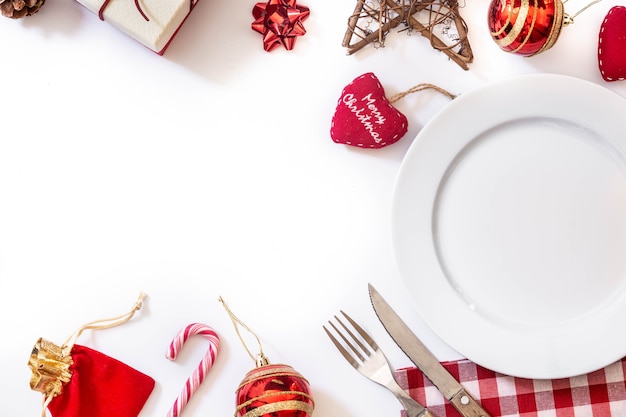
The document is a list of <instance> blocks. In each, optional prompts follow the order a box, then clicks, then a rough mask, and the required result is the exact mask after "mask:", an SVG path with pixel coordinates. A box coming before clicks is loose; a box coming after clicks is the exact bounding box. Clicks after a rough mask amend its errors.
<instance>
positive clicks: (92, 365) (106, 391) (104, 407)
mask: <svg viewBox="0 0 626 417" xmlns="http://www.w3.org/2000/svg"><path fill="white" fill-rule="evenodd" d="M71 356H72V361H73V365H72V366H70V372H71V373H72V377H71V379H70V380H69V382H68V383H67V384H66V385H65V386H64V387H63V393H62V394H61V395H59V396H57V397H55V398H54V399H53V400H52V401H51V402H50V405H48V409H49V410H50V413H51V414H52V416H53V417H111V416H115V417H136V416H137V415H138V414H139V412H140V411H141V409H142V408H143V406H144V404H145V403H146V401H147V400H148V397H149V396H150V394H151V393H152V390H153V389H154V383H155V382H154V379H152V378H151V377H149V376H148V375H145V374H143V373H141V372H139V371H137V370H136V369H134V368H131V367H130V366H128V365H126V364H125V363H123V362H120V361H118V360H117V359H114V358H111V357H109V356H107V355H104V354H102V353H100V352H98V351H95V350H93V349H90V348H88V347H85V346H80V345H74V347H73V349H72V355H71Z"/></svg>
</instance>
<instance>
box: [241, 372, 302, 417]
mask: <svg viewBox="0 0 626 417" xmlns="http://www.w3.org/2000/svg"><path fill="white" fill-rule="evenodd" d="M313 408H314V403H313V398H312V397H311V390H310V387H309V383H308V381H307V380H306V379H305V378H304V377H303V376H302V375H300V374H299V373H298V372H296V371H295V370H294V369H293V368H292V367H291V366H289V365H270V364H267V365H262V366H259V367H257V368H255V369H253V370H251V371H250V372H248V373H247V374H246V376H245V378H244V379H243V381H241V384H240V385H239V388H237V408H236V411H235V417H261V416H268V417H310V416H311V415H312V414H313Z"/></svg>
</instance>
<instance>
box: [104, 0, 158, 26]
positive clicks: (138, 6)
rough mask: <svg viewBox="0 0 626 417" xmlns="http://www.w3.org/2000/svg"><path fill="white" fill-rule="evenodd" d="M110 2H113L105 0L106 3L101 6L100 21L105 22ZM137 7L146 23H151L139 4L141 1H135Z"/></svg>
mask: <svg viewBox="0 0 626 417" xmlns="http://www.w3.org/2000/svg"><path fill="white" fill-rule="evenodd" d="M110 2H111V0H104V3H102V6H100V10H98V17H99V18H100V20H104V10H105V9H106V8H107V6H108V5H109V3H110ZM135 7H136V8H137V11H138V12H139V14H141V16H142V17H143V18H144V19H145V20H146V22H149V21H150V19H148V16H147V15H146V14H145V13H144V12H143V9H142V8H141V5H140V4H139V0H135Z"/></svg>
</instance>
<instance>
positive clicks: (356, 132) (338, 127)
mask: <svg viewBox="0 0 626 417" xmlns="http://www.w3.org/2000/svg"><path fill="white" fill-rule="evenodd" d="M407 126H408V121H407V118H406V116H404V114H402V113H400V112H399V111H398V110H397V109H396V108H395V107H393V106H392V105H391V103H390V102H389V100H388V99H387V97H385V90H384V88H383V86H382V85H381V84H380V81H379V80H378V78H377V77H376V76H375V75H374V74H373V73H371V72H368V73H366V74H363V75H361V76H359V77H357V78H355V79H354V80H353V81H352V82H351V83H350V84H348V85H347V86H346V87H345V88H344V89H343V91H342V92H341V97H339V100H338V102H337V108H336V110H335V114H334V115H333V119H332V123H331V128H330V136H331V138H332V140H333V141H334V142H336V143H341V144H345V145H351V146H358V147H361V148H382V147H384V146H387V145H391V144H393V143H396V142H397V141H398V140H400V139H401V138H402V136H404V134H405V133H406V132H407Z"/></svg>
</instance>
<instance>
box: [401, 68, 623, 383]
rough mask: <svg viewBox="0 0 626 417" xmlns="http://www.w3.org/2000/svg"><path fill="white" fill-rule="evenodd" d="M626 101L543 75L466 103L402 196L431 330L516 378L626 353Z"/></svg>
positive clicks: (600, 362)
mask: <svg viewBox="0 0 626 417" xmlns="http://www.w3.org/2000/svg"><path fill="white" fill-rule="evenodd" d="M625 153H626V100H624V99H623V98H622V97H620V96H618V95H617V94H614V93H613V92H610V91H609V90H607V89H605V88H603V87H601V86H599V85H596V84H593V83H590V82H587V81H582V80H578V79H575V78H571V77H565V76H559V75H551V74H537V75H525V76H521V77H517V78H513V79H509V80H504V81H499V82H497V83H494V84H490V85H488V86H486V87H482V88H480V89H478V90H476V91H472V92H469V93H466V94H463V95H461V96H460V97H458V98H456V99H455V100H453V101H452V103H451V104H450V105H448V106H447V107H446V108H445V109H444V110H443V111H442V112H440V113H439V114H438V115H436V116H435V117H434V118H433V119H431V120H430V121H429V123H427V125H426V126H425V127H424V128H423V129H422V130H421V131H420V133H419V135H418V136H417V138H416V139H415V141H414V142H413V143H412V145H411V147H410V148H409V150H408V152H407V155H406V157H405V159H404V161H403V162H402V165H401V168H400V172H399V175H398V178H397V182H396V185H395V190H394V200H393V213H392V231H393V243H394V251H395V253H396V259H397V262H398V266H399V269H400V273H401V275H402V277H403V280H404V283H405V285H406V287H407V289H408V293H409V296H410V297H411V298H412V301H413V303H414V305H415V307H416V308H417V310H418V312H419V313H420V314H421V316H422V317H423V318H424V320H425V321H426V323H427V324H428V325H429V326H430V327H431V328H432V330H433V331H434V332H435V333H436V334H437V335H438V336H439V337H441V338H442V340H444V341H445V342H446V343H448V344H449V345H450V346H451V347H452V348H453V349H455V350H456V351H458V352H459V353H460V354H462V355H464V356H465V357H467V358H468V359H470V360H472V361H474V362H476V363H478V364H480V365H482V366H485V367H487V368H490V369H492V370H494V371H497V372H501V373H504V374H508V375H513V376H519V377H527V378H560V377H569V376H574V375H578V374H582V373H587V372H590V371H593V370H596V369H599V368H601V367H603V366H605V365H608V364H610V363H612V362H613V361H615V360H618V359H620V358H621V357H623V356H625V355H626V158H625Z"/></svg>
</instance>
